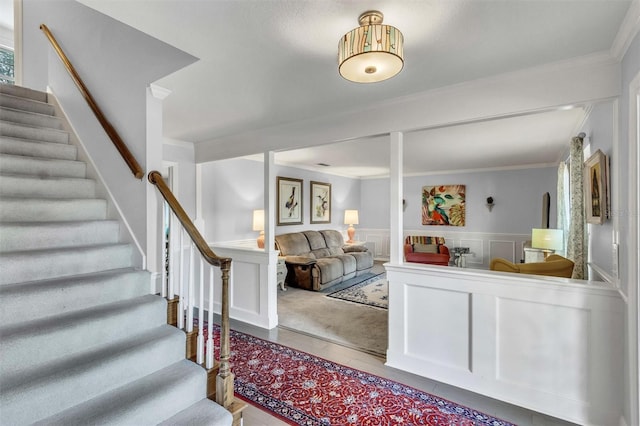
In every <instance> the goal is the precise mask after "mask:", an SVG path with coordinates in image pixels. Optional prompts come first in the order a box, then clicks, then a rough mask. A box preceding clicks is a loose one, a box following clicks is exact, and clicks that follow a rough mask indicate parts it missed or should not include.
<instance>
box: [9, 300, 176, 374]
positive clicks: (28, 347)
mask: <svg viewBox="0 0 640 426" xmlns="http://www.w3.org/2000/svg"><path fill="white" fill-rule="evenodd" d="M69 302H72V301H69ZM166 315H167V304H166V302H165V301H164V300H162V299H161V298H159V297H155V296H151V295H146V296H142V297H139V298H135V299H129V300H125V301H122V302H117V303H112V304H106V305H104V306H102V307H99V308H94V309H88V310H80V311H77V312H71V313H69V314H67V315H59V316H57V319H56V321H48V319H47V318H44V319H42V320H36V321H28V322H24V323H20V324H15V325H14V326H12V327H9V326H3V327H1V328H0V330H2V341H3V344H2V345H1V346H0V359H2V363H1V364H0V378H2V379H3V383H5V385H6V383H9V382H10V381H11V380H8V379H7V377H8V376H15V375H16V374H17V373H19V372H21V371H24V370H27V369H36V368H37V367H38V366H40V365H44V364H46V363H49V362H55V361H56V360H63V359H64V358H65V357H72V356H74V355H75V354H78V353H81V352H83V351H87V350H91V348H94V347H99V346H102V345H106V344H108V343H110V342H116V341H118V340H121V339H124V338H125V336H127V335H130V334H131V331H129V332H128V333H124V332H123V331H124V330H134V331H135V332H136V333H142V332H144V331H147V330H151V329H152V328H155V327H159V326H161V325H163V324H166V322H167V319H166ZM40 348H47V350H46V351H43V350H41V349H40Z"/></svg>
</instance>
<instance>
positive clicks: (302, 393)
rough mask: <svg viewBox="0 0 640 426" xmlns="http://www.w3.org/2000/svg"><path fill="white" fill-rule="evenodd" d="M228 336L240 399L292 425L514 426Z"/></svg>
mask: <svg viewBox="0 0 640 426" xmlns="http://www.w3.org/2000/svg"><path fill="white" fill-rule="evenodd" d="M205 327H206V325H205ZM214 329H215V341H216V355H217V351H218V347H217V344H218V342H219V340H218V338H219V328H218V326H217V325H214ZM204 331H205V333H206V328H205V330H204ZM230 335H231V371H232V372H233V373H234V374H235V392H236V396H238V397H240V398H241V399H243V400H245V401H246V402H248V403H250V404H253V405H255V406H257V407H259V408H261V409H263V410H265V411H267V412H269V413H270V414H272V415H275V416H276V417H279V418H281V419H282V420H283V421H285V422H287V423H289V424H292V425H306V426H314V425H394V426H395V425H491V426H502V425H505V426H506V425H511V423H508V422H506V421H503V420H500V419H497V418H495V417H492V416H489V415H487V414H484V413H481V412H479V411H476V410H473V409H471V408H467V407H464V406H462V405H459V404H456V403H454V402H451V401H448V400H446V399H443V398H439V397H437V396H434V395H431V394H428V393H426V392H423V391H420V390H418V389H415V388H412V387H410V386H406V385H403V384H401V383H398V382H395V381H392V380H388V379H384V378H382V377H379V376H375V375H373V374H369V373H366V372H363V371H359V370H356V369H353V368H350V367H346V366H344V365H340V364H336V363H334V362H331V361H328V360H326V359H322V358H319V357H316V356H314V355H310V354H308V353H305V352H301V351H298V350H296V349H292V348H289V347H286V346H282V345H279V344H276V343H272V342H269V341H266V340H262V339H259V338H257V337H253V336H250V335H247V334H244V333H240V332H237V331H233V330H232V331H231V333H230Z"/></svg>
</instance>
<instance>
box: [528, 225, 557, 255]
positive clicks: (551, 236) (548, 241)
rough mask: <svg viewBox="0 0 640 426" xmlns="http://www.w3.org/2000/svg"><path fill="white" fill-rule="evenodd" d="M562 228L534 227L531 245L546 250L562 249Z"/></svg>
mask: <svg viewBox="0 0 640 426" xmlns="http://www.w3.org/2000/svg"><path fill="white" fill-rule="evenodd" d="M562 235H563V234H562V229H546V228H543V229H535V228H534V229H532V230H531V247H533V248H537V249H544V250H562V248H563V247H564V241H563V237H562Z"/></svg>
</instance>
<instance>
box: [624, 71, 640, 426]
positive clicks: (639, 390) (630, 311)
mask: <svg viewBox="0 0 640 426" xmlns="http://www.w3.org/2000/svg"><path fill="white" fill-rule="evenodd" d="M628 118H629V160H628V161H629V164H628V165H629V193H628V197H629V200H634V201H635V203H634V205H631V204H630V205H629V209H630V210H631V211H629V212H628V213H629V214H628V215H627V221H628V231H629V237H628V238H629V239H628V242H629V243H628V246H627V248H628V250H627V283H628V291H627V297H628V302H627V330H628V335H627V347H628V354H627V356H628V362H629V364H628V368H629V377H630V380H629V388H630V389H628V390H627V394H628V395H629V409H630V410H629V411H630V413H629V416H630V418H629V424H632V425H636V424H639V423H640V403H639V401H638V399H639V396H640V324H639V322H640V320H639V319H638V314H639V313H640V296H639V292H640V289H639V288H638V278H639V277H640V263H639V262H640V254H639V253H638V244H639V243H640V214H639V213H640V200H639V199H638V198H639V197H638V189H640V150H638V144H639V143H640V73H638V74H637V75H636V76H635V78H634V79H633V80H632V81H631V83H630V84H629V117H628ZM630 203H631V201H630ZM634 210H635V211H634Z"/></svg>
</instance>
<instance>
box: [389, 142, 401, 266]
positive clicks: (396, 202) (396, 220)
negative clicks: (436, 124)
mask: <svg viewBox="0 0 640 426" xmlns="http://www.w3.org/2000/svg"><path fill="white" fill-rule="evenodd" d="M403 136H404V135H403V134H402V133H401V132H393V133H391V134H390V135H389V150H390V152H389V154H390V155H389V159H390V160H389V161H390V162H389V178H390V185H389V186H390V194H389V200H390V206H391V213H390V219H391V220H390V239H391V240H390V245H391V247H390V261H391V263H396V264H399V263H402V261H403V258H404V254H403V243H404V238H403V228H404V225H403V223H402V198H403V190H402V184H403V179H402V173H403V172H402V155H403V154H402V152H403V140H402V139H403Z"/></svg>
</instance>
